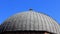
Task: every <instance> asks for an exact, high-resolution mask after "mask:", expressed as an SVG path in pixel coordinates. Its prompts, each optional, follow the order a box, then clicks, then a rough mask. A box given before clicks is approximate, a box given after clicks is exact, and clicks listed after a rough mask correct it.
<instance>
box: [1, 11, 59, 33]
mask: <svg viewBox="0 0 60 34" xmlns="http://www.w3.org/2000/svg"><path fill="white" fill-rule="evenodd" d="M20 30H22V31H24V30H27V31H29V30H31V31H33V30H34V31H48V32H52V33H57V34H60V27H59V24H58V23H57V22H56V21H55V20H53V19H52V18H50V17H49V16H47V15H45V14H43V13H38V12H35V11H26V12H22V13H17V14H15V15H13V16H11V17H10V18H8V19H7V20H6V21H4V23H3V24H1V26H0V32H4V31H20Z"/></svg>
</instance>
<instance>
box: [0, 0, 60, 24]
mask: <svg viewBox="0 0 60 34" xmlns="http://www.w3.org/2000/svg"><path fill="white" fill-rule="evenodd" d="M30 8H32V9H33V10H35V11H37V12H43V13H45V14H47V15H49V16H51V17H52V18H53V19H55V20H56V21H57V22H58V23H59V24H60V0H0V24H2V23H3V22H4V21H5V20H6V19H7V18H9V17H10V16H12V15H13V14H15V13H18V12H24V11H28V10H29V9H30Z"/></svg>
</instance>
